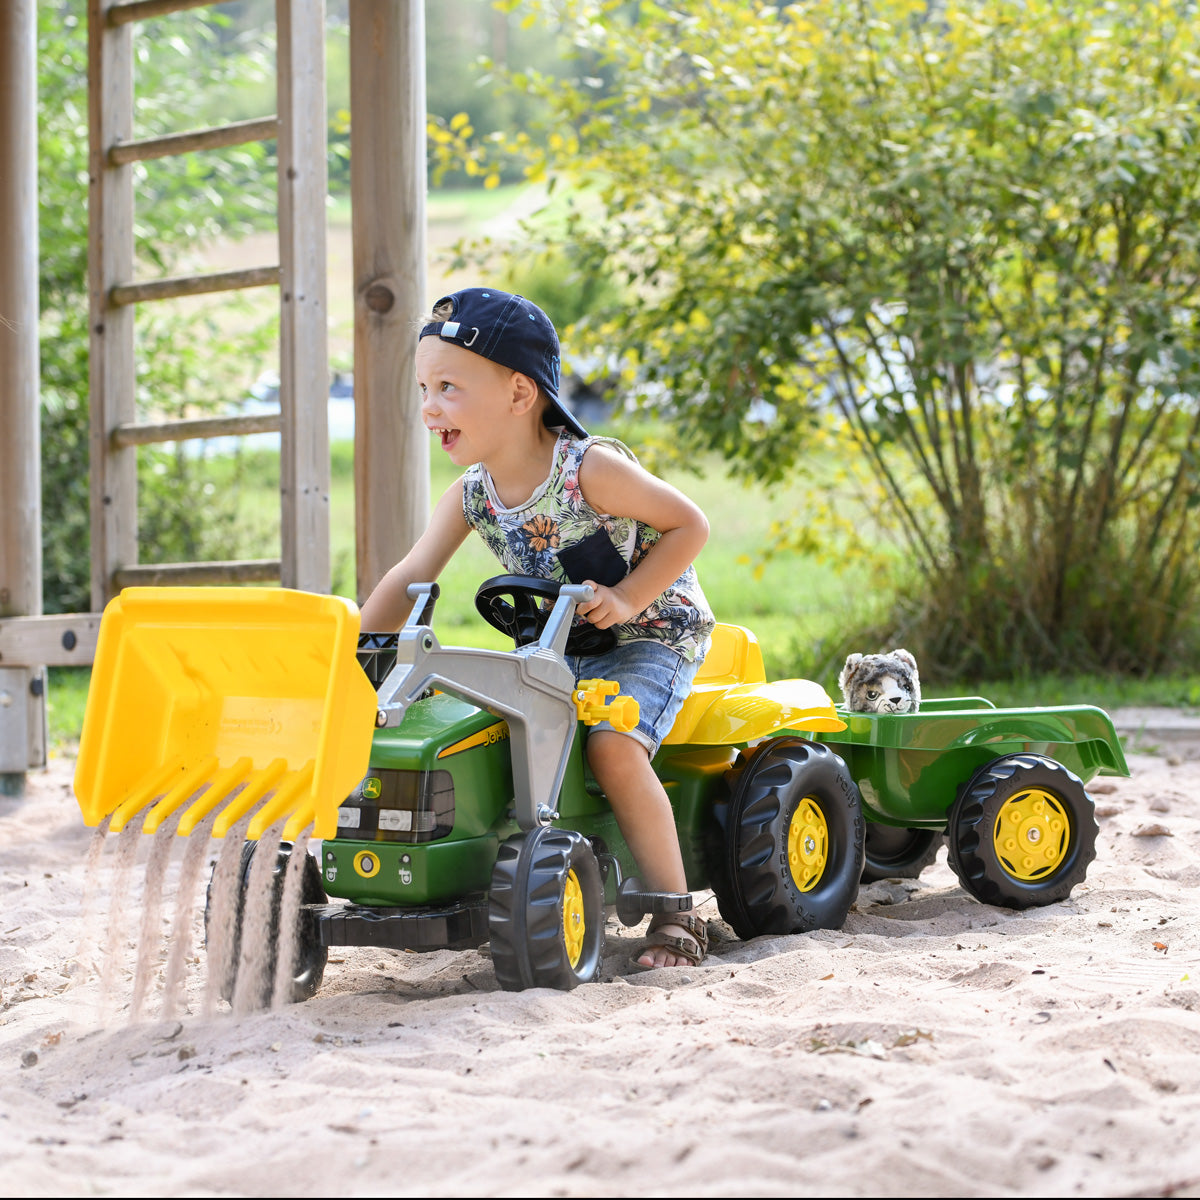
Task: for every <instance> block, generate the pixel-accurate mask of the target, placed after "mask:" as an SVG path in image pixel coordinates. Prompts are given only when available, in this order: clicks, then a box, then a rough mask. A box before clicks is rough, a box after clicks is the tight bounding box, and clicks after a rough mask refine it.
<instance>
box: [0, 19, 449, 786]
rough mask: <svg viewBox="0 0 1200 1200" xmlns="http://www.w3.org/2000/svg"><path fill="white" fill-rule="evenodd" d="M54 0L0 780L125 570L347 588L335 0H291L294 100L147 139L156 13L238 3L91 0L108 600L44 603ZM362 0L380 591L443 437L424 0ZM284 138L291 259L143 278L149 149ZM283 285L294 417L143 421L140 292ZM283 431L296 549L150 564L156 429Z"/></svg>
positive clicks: (362, 372)
mask: <svg viewBox="0 0 1200 1200" xmlns="http://www.w3.org/2000/svg"><path fill="white" fill-rule="evenodd" d="M37 2H38V0H4V3H3V4H0V781H4V780H6V779H7V780H9V781H11V780H13V779H14V778H15V779H18V780H19V779H21V778H22V777H23V772H24V771H25V770H27V769H29V768H32V767H38V766H42V765H44V764H45V761H46V715H45V691H46V671H45V668H46V667H48V666H72V665H87V664H89V663H90V662H91V661H92V658H93V655H94V653H95V646H96V636H97V633H98V630H99V623H100V613H101V612H102V610H103V608H104V605H105V604H106V603H107V601H108V600H109V599H111V598H112V596H113V595H115V594H116V593H117V592H118V591H119V590H120V588H121V587H123V586H127V585H130V584H143V585H145V584H162V583H167V584H169V583H180V584H182V583H187V584H195V583H217V582H230V583H236V582H243V581H247V580H260V581H261V580H274V581H278V582H279V583H281V584H282V585H284V586H288V587H295V588H300V589H303V590H308V591H316V592H326V591H328V590H329V586H330V562H329V504H328V497H329V475H330V464H329V444H328V427H327V411H326V406H327V399H328V352H327V340H326V315H325V271H326V262H325V215H324V208H325V195H326V190H327V181H326V167H325V151H326V146H325V63H324V40H323V34H324V25H325V0H276V4H275V10H276V28H277V32H278V62H277V74H278V79H279V87H278V112H277V114H276V115H273V116H270V117H264V118H262V119H261V120H257V121H249V122H241V123H238V124H237V125H233V126H224V127H221V128H219V129H210V130H196V131H191V132H188V133H183V134H175V135H172V136H170V137H165V138H156V139H144V140H142V141H137V140H135V139H134V138H133V79H132V71H133V55H132V37H133V29H134V25H135V23H136V22H151V21H153V19H154V18H156V17H159V16H162V15H164V14H166V13H171V12H180V11H183V10H186V9H192V8H201V7H206V8H207V7H217V6H219V5H220V4H221V3H222V2H224V0H88V2H87V11H88V75H89V80H88V91H89V121H88V123H89V131H90V137H89V141H90V156H89V275H90V279H89V306H90V315H91V339H90V348H89V359H90V374H91V383H90V401H89V403H90V410H91V429H92V433H91V445H90V451H89V459H90V469H91V495H92V501H91V513H90V527H91V561H92V611H91V612H88V613H70V614H63V615H54V616H46V615H43V614H42V568H41V469H40V457H41V438H40V396H39V368H38V356H39V345H38V315H39V304H38V256H37V244H38V208H37V175H38V170H37V168H38V162H37ZM349 11H350V75H351V93H350V104H351V111H352V113H353V114H354V119H353V123H352V128H351V144H350V150H351V178H350V187H351V206H352V237H353V271H354V297H355V321H354V379H355V445H354V453H355V526H356V588H357V594H358V598H359V599H360V600H362V599H363V598H364V597H365V596H366V594H367V593H369V592H370V590H371V588H372V587H373V586H374V584H375V583H376V582H377V581H378V579H379V578H380V577H381V576H382V575H383V573H384V572H385V571H386V570H387V569H388V567H390V566H391V565H392V563H394V562H395V561H397V560H398V559H399V558H400V557H402V556H403V554H404V553H405V552H406V551H407V549H408V548H409V546H411V545H412V543H413V541H414V540H415V539H416V537H417V536H418V535H419V533H420V532H421V530H422V529H423V528H424V526H425V523H426V520H427V517H428V504H429V448H428V442H427V439H426V438H425V437H424V436H423V430H422V429H421V427H420V422H419V420H418V419H417V414H418V412H419V399H418V397H417V394H416V389H415V386H414V384H413V383H412V378H413V369H412V355H413V350H414V344H413V338H412V332H411V321H412V319H413V318H415V317H416V316H418V315H419V314H420V312H421V311H422V309H423V307H424V304H425V297H424V285H425V274H426V250H425V187H426V181H425V180H426V176H425V55H424V26H425V21H424V0H349ZM265 138H274V139H276V140H277V144H278V148H279V153H278V158H279V180H278V187H279V227H280V234H279V263H278V265H277V266H270V267H254V268H250V269H249V270H246V271H238V272H231V273H226V274H225V275H224V276H192V277H187V278H176V279H158V280H136V279H134V278H133V256H132V246H133V203H134V198H133V186H132V164H133V163H134V162H137V161H140V160H143V159H147V158H154V157H162V156H164V155H167V154H177V153H190V152H193V151H196V150H203V149H206V148H210V147H214V146H224V145H232V144H236V143H237V142H239V141H242V142H244V141H250V140H260V139H265ZM268 285H274V286H278V288H279V293H280V328H281V336H280V378H281V387H280V412H279V414H278V415H277V416H275V415H268V416H267V417H265V418H264V417H262V416H259V417H251V418H245V417H242V418H238V417H230V418H214V419H208V420H199V421H196V420H193V421H176V422H165V423H160V424H153V425H151V424H145V423H141V424H139V423H138V421H137V419H136V413H135V409H134V403H133V385H134V370H135V364H134V359H133V352H134V350H133V347H134V338H133V318H134V306H135V305H136V304H138V303H146V302H151V301H153V300H155V299H160V298H168V297H173V296H180V295H192V294H196V293H199V292H208V291H218V290H228V289H229V288H234V287H237V288H241V287H256V286H268ZM217 426H220V428H218V427H217ZM261 429H271V430H278V431H279V433H280V442H281V464H280V467H281V470H280V475H281V485H280V491H281V494H280V546H281V554H280V558H279V560H270V561H255V562H252V563H217V564H213V563H174V564H141V563H139V562H138V547H137V494H136V457H135V456H136V453H137V446H139V445H144V444H148V443H154V442H162V441H168V440H181V439H184V438H187V437H204V436H214V435H216V434H228V433H249V432H255V431H259V430H261Z"/></svg>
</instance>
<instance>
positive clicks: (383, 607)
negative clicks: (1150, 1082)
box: [362, 479, 470, 633]
mask: <svg viewBox="0 0 1200 1200" xmlns="http://www.w3.org/2000/svg"><path fill="white" fill-rule="evenodd" d="M462 495H463V493H462V480H461V479H459V480H457V481H456V482H454V483H452V484H451V485H450V486H449V487H448V488H447V489H446V490H445V491H444V492H443V493H442V496H441V499H440V500H438V502H437V504H436V505H434V509H433V515H432V516H431V517H430V518H429V524H428V525H427V526H426V527H425V532H424V533H423V534H421V536H420V537H419V538H418V539H417V542H416V545H415V546H413V548H412V549H411V550H410V551H409V552H408V553H407V554H406V555H405V556H404V557H403V558H402V559H401V560H400V561H399V562H398V563H397V564H396V565H395V566H394V567H393V568H392V569H391V570H390V571H388V573H387V574H386V575H385V576H384V577H383V578H382V579H381V580H380V581H379V583H378V584H376V586H375V588H374V590H373V591H372V592H371V594H370V595H369V596H368V597H367V599H366V601H365V602H364V604H363V606H362V628H363V629H364V630H368V631H370V632H372V633H393V632H394V631H395V630H397V629H399V628H400V626H401V625H403V624H404V622H405V620H406V619H407V618H408V613H409V610H410V609H411V608H412V601H411V600H410V599H409V598H408V585H409V584H410V583H432V582H434V581H435V580H436V579H437V577H438V576H439V575H440V574H441V573H442V571H443V570H444V569H445V567H446V564H447V563H448V562H449V561H450V559H451V558H453V557H454V552H455V550H457V549H458V548H459V546H461V545H462V544H463V542H464V541H465V540H466V536H467V534H468V533H469V532H470V526H468V525H467V522H466V518H465V517H464V516H463V509H462V506H463V501H462Z"/></svg>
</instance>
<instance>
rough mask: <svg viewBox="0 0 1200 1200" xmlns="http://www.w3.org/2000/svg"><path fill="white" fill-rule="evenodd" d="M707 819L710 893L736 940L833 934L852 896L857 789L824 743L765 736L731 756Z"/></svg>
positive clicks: (859, 822)
mask: <svg viewBox="0 0 1200 1200" xmlns="http://www.w3.org/2000/svg"><path fill="white" fill-rule="evenodd" d="M728 782H729V786H730V797H729V801H728V804H727V805H719V806H718V810H717V813H716V816H717V820H718V823H719V828H718V830H717V831H716V853H715V854H714V855H713V856H712V858H713V861H712V866H713V868H714V869H713V871H712V881H711V882H712V886H713V891H714V892H715V893H716V896H717V907H718V908H719V909H720V912H721V916H722V917H724V919H725V920H726V921H728V922H729V924H730V925H731V926H732V927H733V930H734V932H735V933H736V934H737V935H738V937H740V938H743V939H746V938H752V937H758V936H760V935H762V934H780V933H806V932H808V931H809V930H813V929H840V928H841V926H842V925H843V923H844V922H845V920H846V915H847V914H848V913H849V911H850V906H851V905H852V904H853V903H854V900H855V897H856V896H857V895H858V882H859V877H860V876H861V875H862V869H863V841H864V822H863V816H862V802H861V800H860V798H859V794H858V788H857V787H856V786H855V784H854V780H853V779H851V777H850V772H849V770H848V769H847V767H846V764H845V763H844V762H843V761H842V760H841V758H839V757H838V755H837V754H835V753H834V752H833V750H831V749H830V748H829V747H828V746H825V745H823V744H821V743H820V742H810V741H807V740H805V739H804V738H800V737H780V738H771V739H769V740H767V741H765V742H763V743H761V744H760V745H759V746H758V747H757V748H756V749H755V750H754V751H752V752H751V753H750V754H749V755H743V756H739V758H738V761H737V762H736V763H735V764H734V766H733V767H732V768H731V769H730V771H729V774H728Z"/></svg>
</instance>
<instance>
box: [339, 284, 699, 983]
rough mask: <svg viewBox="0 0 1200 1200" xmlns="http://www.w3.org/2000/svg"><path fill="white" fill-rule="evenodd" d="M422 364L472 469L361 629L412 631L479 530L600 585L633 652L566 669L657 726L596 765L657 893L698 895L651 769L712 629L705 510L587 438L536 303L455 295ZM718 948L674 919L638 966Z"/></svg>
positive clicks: (591, 606)
mask: <svg viewBox="0 0 1200 1200" xmlns="http://www.w3.org/2000/svg"><path fill="white" fill-rule="evenodd" d="M416 367H417V385H418V387H419V388H420V392H421V414H422V418H423V420H424V422H425V425H426V427H427V428H428V429H429V430H430V431H431V432H432V433H436V434H437V435H438V437H439V438H440V439H441V445H442V449H443V450H444V451H445V452H446V454H448V455H449V457H450V461H451V462H453V463H454V464H455V465H456V466H459V467H463V468H465V471H464V474H463V475H462V476H461V477H460V478H459V479H458V480H457V481H456V482H455V483H453V484H452V485H451V486H450V487H449V488H447V490H446V491H445V493H444V494H443V495H442V497H441V499H440V500H439V501H438V502H437V504H436V506H435V507H434V511H433V516H432V517H431V519H430V522H429V526H428V528H427V529H426V530H425V532H424V533H423V534H422V535H421V537H420V538H419V539H418V541H417V543H416V545H415V546H413V548H412V550H411V551H409V553H408V554H406V555H405V557H404V558H403V560H402V561H401V562H399V563H397V564H396V566H394V567H393V568H392V569H391V570H390V571H389V572H388V573H387V574H386V575H385V576H384V577H383V579H382V580H380V582H379V585H378V586H377V587H376V588H375V590H374V591H373V592H372V593H371V595H370V596H369V597H368V599H367V601H366V603H365V604H364V605H363V608H362V628H363V629H369V630H372V631H391V630H395V629H399V627H400V626H401V625H402V624H403V623H404V621H405V619H406V617H407V616H408V612H409V609H410V607H411V601H410V600H409V599H408V595H407V589H408V585H409V584H410V583H418V582H423V581H432V580H435V579H436V578H437V577H438V575H440V574H441V572H442V570H443V568H444V567H445V566H446V564H447V563H448V562H449V561H450V558H451V557H452V555H453V554H454V551H455V550H457V549H458V547H459V546H460V545H462V543H463V541H464V539H465V538H466V536H467V534H468V533H469V532H470V531H471V530H472V529H476V530H478V532H479V533H480V535H481V536H482V537H483V539H484V541H485V542H486V543H487V545H488V547H489V549H491V550H492V552H493V553H494V554H495V555H496V556H497V558H499V559H500V561H501V562H502V563H503V564H504V568H505V571H506V572H508V573H510V574H518V575H537V576H541V577H543V578H549V579H557V580H560V581H562V582H565V583H566V582H569V583H587V584H590V585H591V586H592V588H593V589H594V591H595V597H594V598H593V599H592V600H591V601H590V602H588V603H586V604H581V605H580V606H579V607H578V609H577V614H578V616H579V617H581V618H583V619H586V620H587V621H590V622H591V623H592V624H593V625H596V626H597V627H599V628H600V629H613V630H614V631H615V634H616V638H617V644H616V647H615V649H613V650H611V651H608V652H607V653H604V654H601V655H597V656H595V657H590V658H581V657H578V656H576V657H568V660H567V661H568V665H569V666H570V668H571V669H572V670H573V671H574V673H575V677H576V678H577V679H578V678H581V677H601V678H605V679H615V680H617V681H618V682H619V683H620V686H621V692H622V693H623V694H625V695H631V696H633V697H634V698H635V699H636V700H637V701H638V704H639V707H640V711H641V718H640V720H639V723H638V726H637V728H636V729H635V730H632V731H630V732H629V733H621V732H618V731H616V730H614V729H613V727H612V726H611V725H609V724H608V723H607V722H602V723H601V724H599V725H596V726H594V727H592V728H591V730H590V731H589V734H588V739H587V756H588V763H589V765H590V767H591V769H592V773H593V774H594V775H595V776H596V780H597V782H598V783H599V784H600V786H601V787H602V788H603V790H604V793H605V795H606V796H607V797H608V801H609V803H610V804H611V805H612V808H613V813H614V815H615V816H616V819H617V824H618V825H619V826H620V829H621V833H622V835H623V836H624V838H625V841H626V843H627V844H628V846H629V849H630V851H631V852H632V854H633V857H634V859H635V860H636V862H637V864H638V869H639V871H640V872H641V874H642V877H643V879H644V881H645V885H646V886H647V887H648V888H649V889H650V890H652V891H664V892H686V891H687V890H688V888H687V880H686V878H685V876H684V868H683V859H682V857H681V855H680V852H679V840H678V837H677V835H676V832H675V822H674V818H673V816H672V813H671V807H670V803H669V801H668V800H667V795H666V793H665V792H664V791H663V787H662V784H661V783H660V782H659V780H658V777H657V776H656V775H655V773H654V771H653V770H652V769H651V766H650V760H651V758H652V757H653V756H654V754H655V752H656V751H657V750H658V747H659V744H660V742H661V741H662V739H663V738H664V737H665V736H666V734H667V733H668V732H669V730H670V728H671V724H672V722H673V721H674V719H675V717H676V715H677V714H678V712H679V709H680V707H681V706H682V704H683V702H684V700H685V699H686V698H687V695H688V693H689V692H690V690H691V686H692V680H693V679H694V678H695V675H696V671H697V669H698V668H699V666H700V663H701V662H702V661H703V658H704V654H705V651H706V650H707V648H708V637H709V634H710V633H711V632H712V628H713V623H714V622H713V616H712V613H711V611H710V610H709V607H708V602H707V601H706V600H705V598H704V593H703V592H702V591H701V590H700V585H699V584H698V582H697V580H696V572H695V568H694V567H693V566H692V563H693V560H694V559H695V557H696V555H697V553H698V552H699V551H700V549H701V547H702V546H703V545H704V543H705V541H706V540H707V539H708V522H707V520H706V519H705V517H704V514H703V513H702V512H701V511H700V509H699V508H697V507H696V505H695V504H693V503H692V502H691V501H690V500H689V499H688V498H687V497H686V496H684V495H683V494H682V493H681V492H679V491H677V490H676V489H675V488H673V487H671V486H670V485H669V484H667V483H664V482H663V481H662V480H660V479H657V478H655V477H654V476H653V475H651V474H650V473H649V472H647V471H645V470H643V468H642V467H640V466H639V465H638V464H637V462H636V461H635V460H634V458H633V456H632V454H630V452H629V451H628V450H627V449H626V448H625V447H624V446H623V445H622V444H621V443H620V442H617V441H615V440H612V439H607V438H591V437H589V436H588V435H587V433H586V431H585V430H584V429H583V427H582V426H581V425H580V424H579V422H578V421H576V420H575V418H574V417H573V416H572V415H571V414H570V413H569V412H567V410H566V409H565V408H564V407H563V406H562V405H561V404H560V403H559V400H558V380H559V345H558V334H557V333H556V332H555V329H554V325H553V324H552V323H551V321H550V319H549V318H548V317H547V316H546V314H545V313H544V312H542V310H541V309H540V308H538V307H537V305H535V304H532V303H530V301H528V300H526V299H525V298H524V297H522V296H515V295H512V294H511V293H509V292H501V291H497V290H496V289H494V288H466V289H464V290H462V291H459V292H454V293H453V294H452V295H449V296H446V297H444V298H443V299H442V300H440V301H438V303H437V305H436V306H435V307H434V310H433V319H432V320H431V321H429V322H428V323H427V324H426V325H425V326H424V327H423V328H422V329H421V333H420V340H419V342H418V346H417V355H416ZM707 949H708V938H707V931H706V929H705V926H704V922H703V921H702V920H701V919H700V918H699V917H698V916H697V915H696V914H695V912H694V910H689V911H687V912H684V913H670V914H667V913H660V914H657V915H656V916H655V917H654V918H653V919H652V920H651V923H650V937H649V944H648V945H647V947H646V949H645V951H643V953H642V954H641V955H640V957H639V959H638V962H639V963H640V964H641V965H642V966H646V967H664V966H666V967H669V966H682V965H684V964H685V963H691V964H698V963H700V962H701V961H702V960H703V958H704V955H705V953H706V952H707Z"/></svg>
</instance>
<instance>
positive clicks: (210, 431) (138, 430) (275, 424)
mask: <svg viewBox="0 0 1200 1200" xmlns="http://www.w3.org/2000/svg"><path fill="white" fill-rule="evenodd" d="M282 428H283V414H282V413H280V412H268V413H247V414H245V415H243V416H236V417H196V418H192V419H189V420H184V421H159V422H155V423H150V422H147V423H145V424H138V425H118V426H117V427H116V428H115V429H114V430H113V431H112V433H111V434H110V435H109V437H110V441H111V442H112V445H113V447H114V448H117V449H119V448H120V447H122V446H150V445H154V444H155V443H158V442H192V441H196V440H197V439H199V438H210V437H226V436H234V437H241V436H243V435H244V434H248V433H278V432H279V431H280V430H281V429H282Z"/></svg>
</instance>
